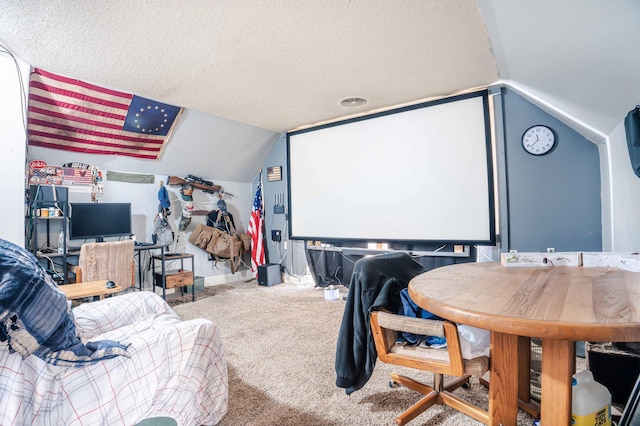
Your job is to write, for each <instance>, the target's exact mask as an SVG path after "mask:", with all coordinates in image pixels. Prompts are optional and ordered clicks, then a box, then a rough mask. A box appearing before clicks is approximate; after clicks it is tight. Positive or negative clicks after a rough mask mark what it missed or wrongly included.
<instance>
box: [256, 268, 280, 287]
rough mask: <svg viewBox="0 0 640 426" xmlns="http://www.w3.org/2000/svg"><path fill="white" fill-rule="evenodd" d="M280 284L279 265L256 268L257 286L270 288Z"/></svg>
mask: <svg viewBox="0 0 640 426" xmlns="http://www.w3.org/2000/svg"><path fill="white" fill-rule="evenodd" d="M281 282H282V275H281V274H280V264H279V263H268V264H266V265H261V266H258V284H259V285H266V286H272V285H275V284H279V283H281Z"/></svg>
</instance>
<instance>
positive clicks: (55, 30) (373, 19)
mask: <svg viewBox="0 0 640 426" xmlns="http://www.w3.org/2000/svg"><path fill="white" fill-rule="evenodd" d="M639 23H640V2H637V1H636V0H615V1H612V2H602V1H601V0H560V1H558V0H539V1H536V2H523V1H513V0H429V1H427V0H406V1H401V2H397V1H389V0H323V1H315V2H307V1H293V0H267V1H254V0H234V1H226V0H211V1H209V0H198V1H189V2H173V1H168V0H166V1H165V0H163V1H157V0H139V1H137V2H135V3H131V2H130V1H127V0H114V1H110V2H94V1H85V2H69V1H64V0H56V1H35V0H34V1H31V0H3V1H2V2H0V44H1V45H2V46H4V48H6V49H8V50H9V51H11V52H12V53H13V54H14V55H15V56H16V57H18V58H20V59H21V60H23V61H25V62H26V63H28V64H30V65H32V66H34V67H40V68H43V69H45V70H48V71H51V72H55V73H58V74H62V75H65V76H69V77H73V78H78V79H81V80H85V81H88V82H92V83H96V84H99V85H102V86H105V87H109V88H114V89H118V90H123V91H127V92H130V93H134V94H138V95H141V96H145V97H148V98H152V99H155V100H158V101H162V102H165V103H170V104H173V105H179V106H183V107H185V108H187V109H188V110H192V111H193V112H192V114H191V115H192V117H201V115H202V113H205V114H208V115H210V116H214V117H213V118H212V120H214V122H215V126H217V127H214V128H213V129H211V131H210V133H211V134H210V135H208V136H207V139H206V141H204V140H198V138H193V137H188V138H187V137H184V135H185V134H186V133H187V132H186V130H185V129H181V128H178V129H177V131H176V133H175V135H174V138H173V140H172V142H171V143H170V147H169V148H170V150H172V151H173V152H172V154H171V155H170V156H168V155H165V157H167V158H163V159H162V161H161V162H160V164H155V165H149V164H147V163H140V164H138V163H136V161H137V160H131V161H132V163H129V164H127V166H129V167H137V168H138V169H140V170H145V169H147V168H149V169H152V168H153V167H155V169H154V170H156V172H157V173H158V174H162V173H167V174H180V173H181V172H182V171H183V169H184V166H178V165H177V164H178V163H179V162H182V163H184V161H185V159H186V158H189V161H190V164H189V167H190V169H189V172H191V173H193V174H199V175H203V176H208V177H212V176H211V173H207V170H216V174H217V175H219V176H213V177H217V178H218V179H223V180H237V181H248V180H250V176H253V171H254V170H255V169H256V168H257V167H260V165H261V164H262V162H263V161H264V159H265V157H266V154H267V153H268V151H269V150H270V149H271V147H272V146H273V144H274V142H275V141H276V140H277V138H278V135H279V134H280V133H282V132H286V131H288V130H293V129H296V128H301V127H305V126H310V125H313V124H317V123H322V122H326V121H333V120H336V119H339V118H344V117H347V116H351V115H358V114H367V113H371V112H373V111H377V110H381V109H388V108H390V107H395V106H398V105H402V104H407V103H415V102H419V101H423V100H427V99H432V98H437V97H442V96H447V95H450V94H455V93H460V92H465V91H469V90H472V89H474V88H478V87H485V86H489V85H492V84H495V83H497V82H500V83H503V84H507V85H510V86H512V87H514V88H516V89H518V90H520V91H521V92H522V93H526V94H528V95H530V96H531V97H532V98H533V99H536V100H537V101H539V103H540V104H541V105H542V106H546V107H547V108H548V109H549V110H550V111H551V112H552V113H554V112H555V113H559V115H560V116H561V118H563V119H565V120H567V117H568V119H569V120H571V121H573V122H574V124H575V123H584V125H585V126H584V128H585V129H587V131H586V133H587V135H586V136H588V137H589V136H593V135H594V134H595V135H596V138H597V135H599V134H605V135H606V134H608V133H610V132H611V131H612V130H613V129H614V128H615V126H616V125H617V124H618V123H620V122H621V121H622V120H623V118H624V115H625V114H626V112H627V111H629V109H631V108H632V107H633V106H634V105H636V104H637V103H640V55H638V54H637V51H638V47H637V42H638V40H640V25H639ZM350 97H363V98H365V99H367V100H368V103H367V104H366V105H363V106H357V107H351V108H347V107H344V106H342V105H341V104H340V101H341V100H342V99H344V98H350ZM216 129H219V130H220V131H219V132H217V131H216ZM579 130H580V129H579ZM583 130H584V129H583ZM208 131H209V130H208ZM181 133H182V135H183V137H181ZM194 139H195V140H194ZM177 143H179V144H180V146H179V147H177V146H171V145H174V144H177ZM224 144H227V145H229V144H232V145H233V146H234V149H233V155H234V156H240V158H237V157H235V158H234V161H232V162H231V163H232V164H230V162H229V159H228V158H227V159H225V158H221V157H223V156H220V155H219V154H220V152H221V149H220V147H221V146H224ZM170 150H168V151H167V153H170V152H171V151H170ZM189 152H191V153H192V155H190V156H188V157H184V156H183V155H184V154H186V153H189ZM194 152H197V155H193V153H194ZM169 157H170V158H169ZM70 161H71V160H70ZM105 161H106V160H105ZM205 162H206V164H205ZM121 168H122V167H121ZM242 168H245V169H250V171H249V172H247V171H241V170H240V169H242ZM158 169H160V171H158ZM149 171H151V170H149Z"/></svg>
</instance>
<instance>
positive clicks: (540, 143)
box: [522, 125, 556, 155]
mask: <svg viewBox="0 0 640 426" xmlns="http://www.w3.org/2000/svg"><path fill="white" fill-rule="evenodd" d="M555 145H556V135H555V133H553V130H551V129H550V128H549V127H547V126H542V125H536V126H532V127H530V128H528V129H527V130H526V131H525V132H524V134H523V135H522V147H523V148H524V150H525V151H527V152H528V153H529V154H532V155H544V154H547V153H548V152H549V151H551V150H552V149H553V147H554V146H555Z"/></svg>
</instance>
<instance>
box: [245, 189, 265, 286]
mask: <svg viewBox="0 0 640 426" xmlns="http://www.w3.org/2000/svg"><path fill="white" fill-rule="evenodd" d="M247 232H248V233H249V235H250V236H251V271H252V272H253V273H255V274H256V276H257V275H258V266H260V265H264V264H265V263H266V262H265V253H264V237H263V233H264V219H263V218H262V184H261V183H260V182H258V188H257V189H256V196H255V198H254V199H253V208H252V209H251V218H250V219H249V229H248V231H247Z"/></svg>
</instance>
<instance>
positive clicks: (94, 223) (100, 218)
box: [69, 203, 131, 242]
mask: <svg viewBox="0 0 640 426" xmlns="http://www.w3.org/2000/svg"><path fill="white" fill-rule="evenodd" d="M127 235H131V203H71V215H70V221H69V238H70V239H72V240H81V239H88V238H94V239H95V240H96V241H99V242H100V241H104V239H105V238H107V237H121V236H127Z"/></svg>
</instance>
